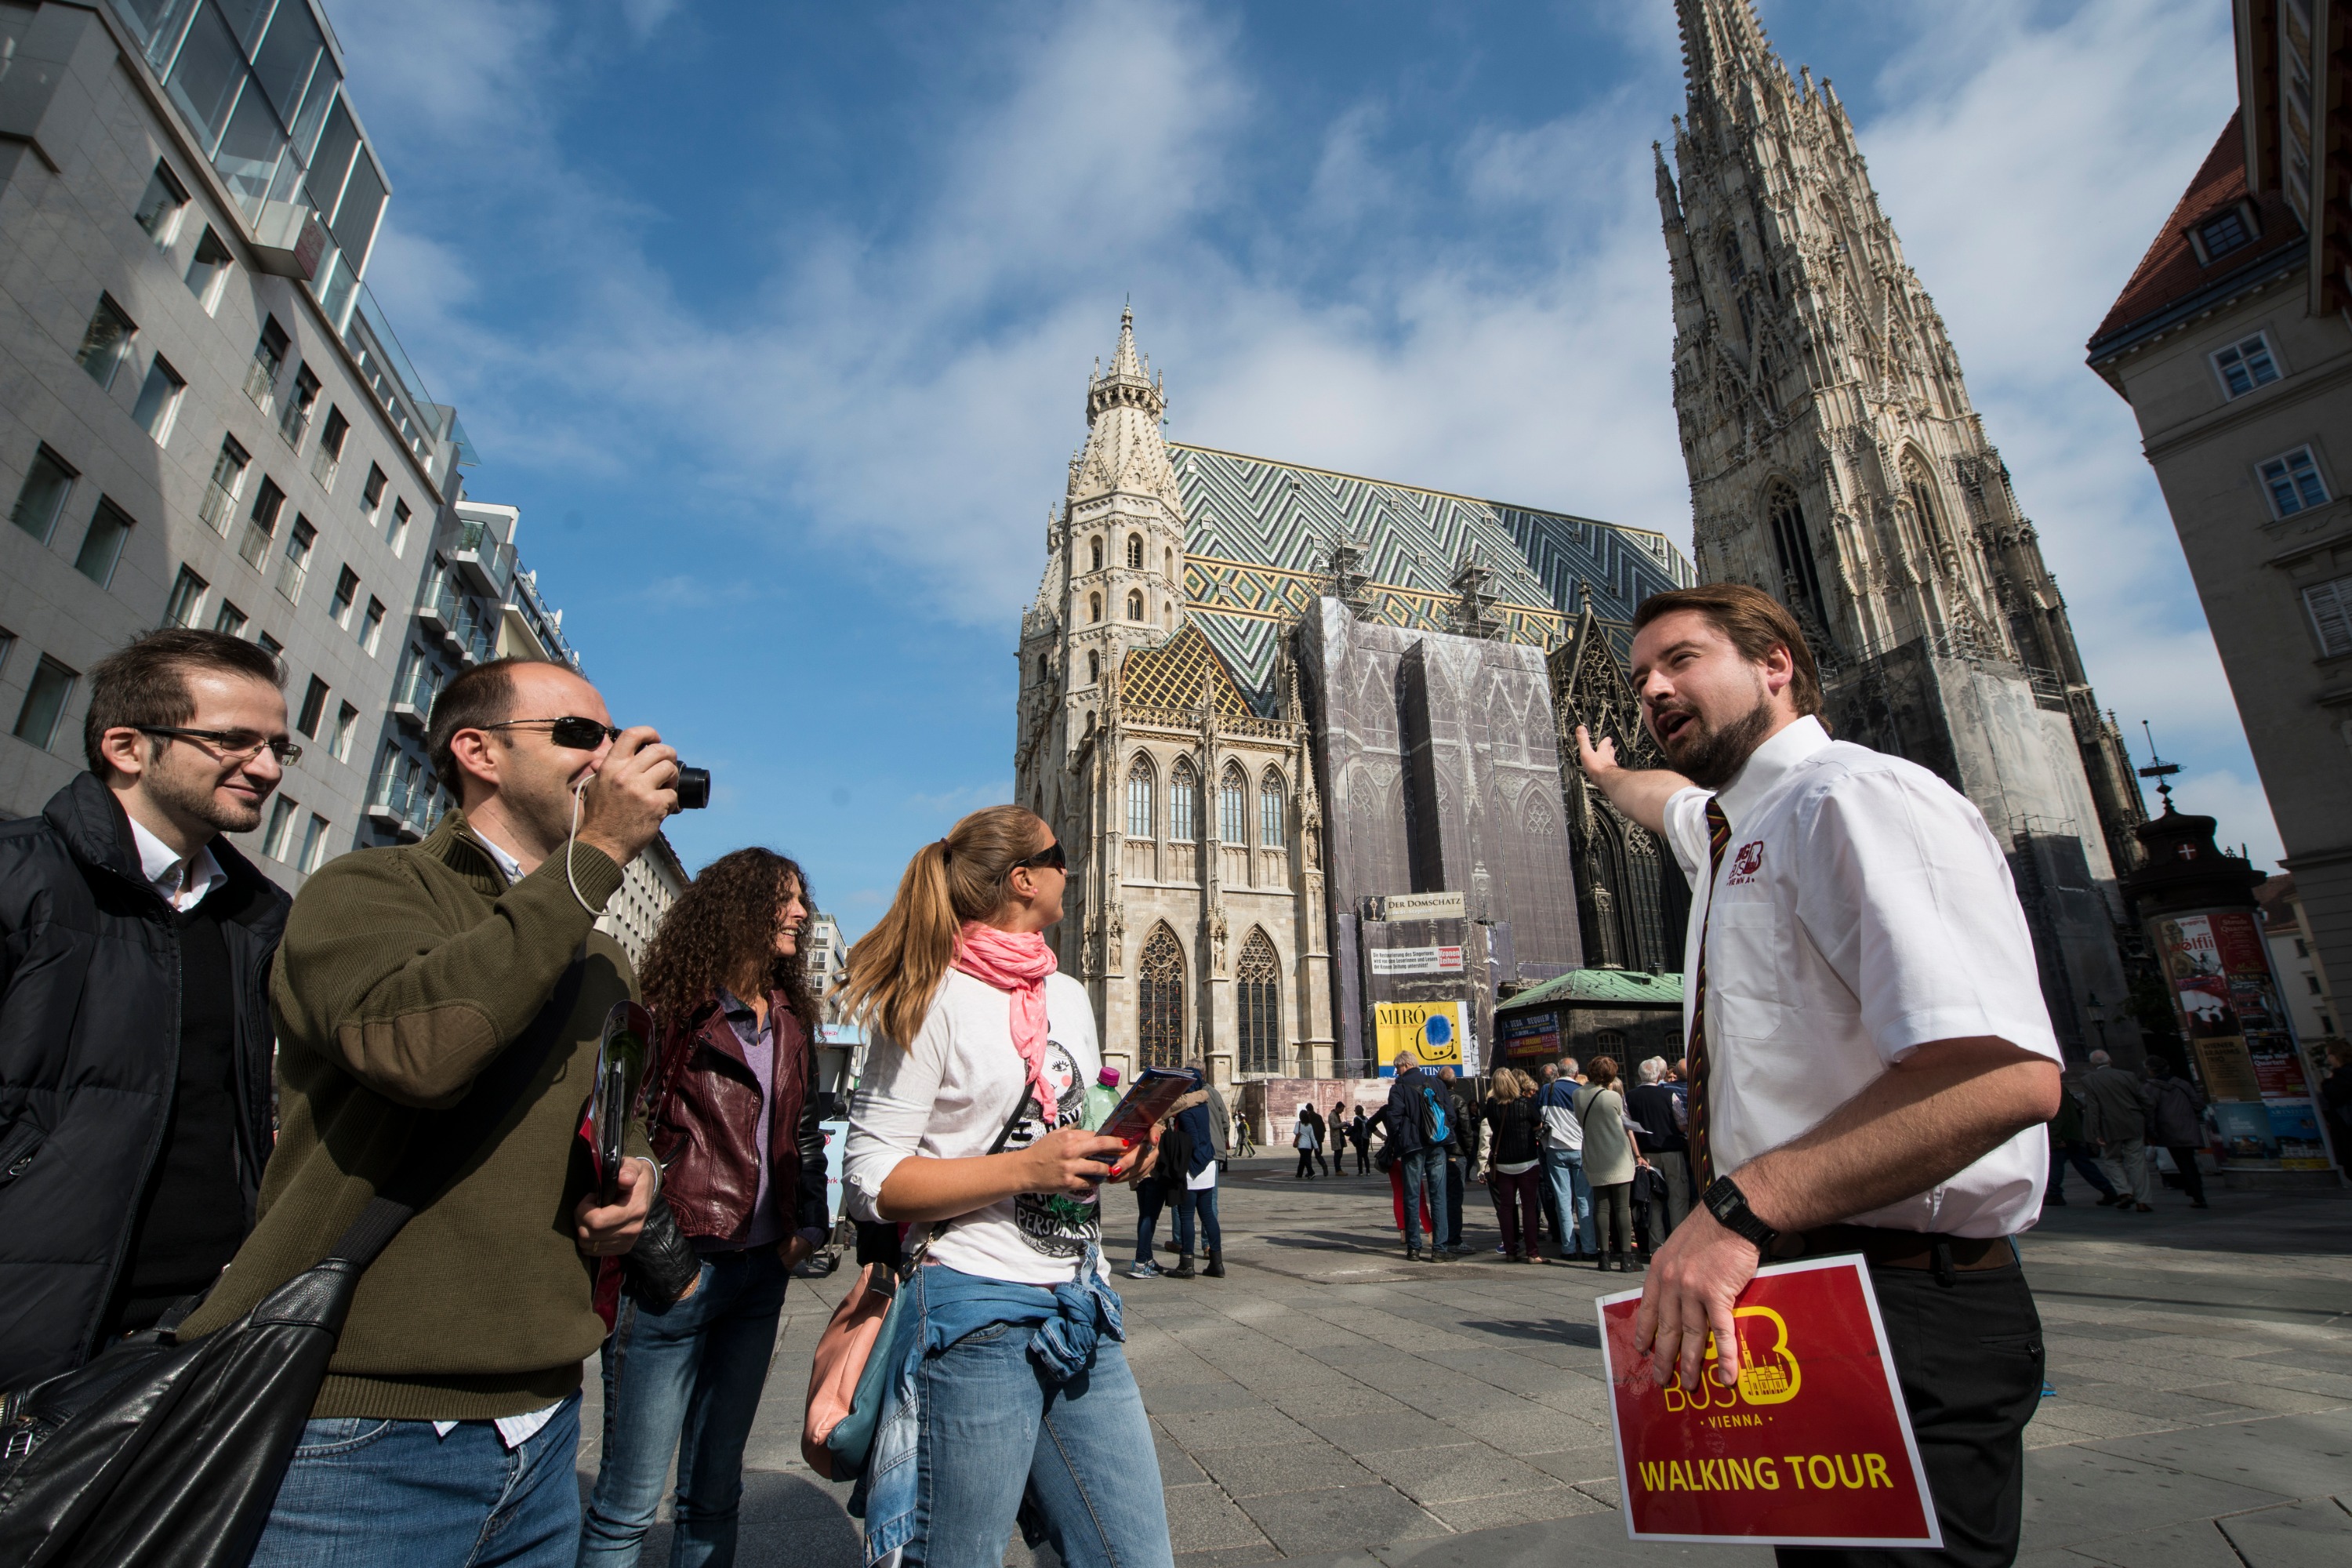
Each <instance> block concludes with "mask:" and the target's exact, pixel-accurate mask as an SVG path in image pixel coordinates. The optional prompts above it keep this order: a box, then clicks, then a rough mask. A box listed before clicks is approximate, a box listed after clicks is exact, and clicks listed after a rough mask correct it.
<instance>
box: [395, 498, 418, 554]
mask: <svg viewBox="0 0 2352 1568" xmlns="http://www.w3.org/2000/svg"><path fill="white" fill-rule="evenodd" d="M413 515H414V514H413V513H411V512H410V511H409V510H408V503H407V502H406V501H404V500H396V501H394V502H393V503H392V531H391V534H390V536H389V537H390V539H391V541H392V552H393V554H394V555H395V556H397V555H404V554H405V553H407V551H408V520H409V518H410V517H411V516H413Z"/></svg>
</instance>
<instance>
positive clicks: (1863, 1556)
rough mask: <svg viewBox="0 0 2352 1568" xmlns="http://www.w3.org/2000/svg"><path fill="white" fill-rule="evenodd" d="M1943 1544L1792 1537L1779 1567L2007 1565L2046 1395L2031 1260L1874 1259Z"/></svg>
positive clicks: (1874, 1281) (1873, 1276)
mask: <svg viewBox="0 0 2352 1568" xmlns="http://www.w3.org/2000/svg"><path fill="white" fill-rule="evenodd" d="M1870 1282H1871V1285H1872V1286H1873V1287H1874V1289H1876V1291H1877V1294H1878V1310H1879V1314H1880V1316H1881V1317H1883V1318H1884V1319H1885V1321H1886V1341H1887V1343H1888V1345H1889V1346H1890V1347H1891V1348H1892V1349H1893V1350H1894V1352H1895V1377H1896V1379H1897V1380H1898V1381H1899V1382H1900V1383H1901V1384H1902V1385H1903V1403H1904V1405H1906V1406H1907V1407H1908V1408H1909V1410H1910V1412H1911V1429H1912V1431H1913V1433H1914V1434H1916V1436H1917V1437H1918V1439H1919V1458H1920V1460H1921V1462H1922V1463H1923V1464H1925V1465H1926V1467H1927V1489H1928V1491H1929V1492H1930V1493H1931V1494H1932V1495H1933V1496H1934V1498H1935V1500H1936V1518H1937V1522H1938V1523H1940V1524H1941V1525H1942V1526H1943V1530H1944V1550H1943V1551H1941V1552H1925V1551H1916V1550H1896V1551H1888V1550H1882V1549H1867V1550H1853V1551H1845V1550H1840V1549H1838V1548H1835V1547H1818V1546H1783V1547H1781V1548H1780V1549H1779V1552H1778V1555H1779V1557H1780V1563H1781V1564H1782V1568H2008V1564H2009V1563H2011V1561H2013V1560H2014V1559H2015V1558H2016V1556H2017V1533H2018V1524H2019V1519H2020V1516H2021V1513H2022V1511H2023V1509H2024V1503H2025V1443H2024V1435H2025V1423H2026V1421H2027V1420H2028V1419H2029V1418H2031V1417H2032V1415H2033V1410H2034V1406H2035V1405H2038V1404H2039V1403H2040V1402H2041V1399H2042V1319H2041V1317H2040V1316H2039V1315H2038V1314H2036V1313H2035V1311H2034V1310H2033V1292H2032V1291H2031V1290H2029V1289H2026V1285H2025V1270H2024V1269H2023V1268H2020V1267H2019V1266H2018V1265H2016V1264H2014V1263H2012V1264H2011V1265H2010V1266H2009V1267H2007V1268H1988V1269H1984V1270H1982V1271H1981V1272H1975V1273H1965V1274H1955V1275H1953V1276H1952V1282H1951V1283H1950V1284H1948V1285H1940V1284H1937V1281H1936V1276H1935V1275H1934V1273H1932V1272H1931V1271H1929V1270H1927V1269H1925V1268H1873V1269H1872V1270H1871V1271H1870Z"/></svg>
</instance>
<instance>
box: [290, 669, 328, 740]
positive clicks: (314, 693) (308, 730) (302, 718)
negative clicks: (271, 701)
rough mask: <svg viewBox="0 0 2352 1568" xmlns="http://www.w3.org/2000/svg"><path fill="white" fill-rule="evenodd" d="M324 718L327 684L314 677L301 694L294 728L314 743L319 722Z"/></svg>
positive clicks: (317, 734) (317, 735) (317, 736)
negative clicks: (300, 702)
mask: <svg viewBox="0 0 2352 1568" xmlns="http://www.w3.org/2000/svg"><path fill="white" fill-rule="evenodd" d="M326 716H327V683H326V682H325V681H323V680H321V679H319V678H318V677H317V676H315V675H314V676H312V677H311V678H310V687H309V689H306V690H305V691H304V692H303V693H302V707H301V710H300V711H299V712H298V713H297V714H296V715H295V716H294V727H295V728H296V729H297V730H299V731H302V734H303V736H304V738H306V739H308V740H312V741H315V740H317V739H318V738H319V722H320V720H322V719H324V718H326Z"/></svg>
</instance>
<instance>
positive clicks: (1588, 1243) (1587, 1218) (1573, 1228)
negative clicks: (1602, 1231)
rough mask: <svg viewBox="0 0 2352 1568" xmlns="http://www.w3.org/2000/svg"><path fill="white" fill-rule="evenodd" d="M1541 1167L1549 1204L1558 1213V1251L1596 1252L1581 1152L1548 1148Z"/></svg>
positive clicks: (1544, 1153) (1590, 1191) (1590, 1193)
mask: <svg viewBox="0 0 2352 1568" xmlns="http://www.w3.org/2000/svg"><path fill="white" fill-rule="evenodd" d="M1543 1166H1544V1177H1545V1180H1546V1181H1547V1182H1549V1184H1550V1186H1551V1201H1552V1202H1553V1204H1555V1205H1558V1208H1559V1237H1560V1243H1559V1249H1560V1251H1561V1252H1562V1253H1569V1252H1592V1251H1595V1250H1597V1247H1598V1242H1599V1238H1598V1237H1595V1236H1594V1235H1593V1234H1592V1189H1591V1187H1590V1186H1588V1185H1586V1184H1585V1181H1584V1151H1582V1150H1581V1149H1551V1148H1547V1149H1545V1150H1544V1152H1543ZM1571 1236H1572V1237H1575V1242H1576V1245H1575V1246H1574V1247H1570V1245H1569V1238H1570V1237H1571Z"/></svg>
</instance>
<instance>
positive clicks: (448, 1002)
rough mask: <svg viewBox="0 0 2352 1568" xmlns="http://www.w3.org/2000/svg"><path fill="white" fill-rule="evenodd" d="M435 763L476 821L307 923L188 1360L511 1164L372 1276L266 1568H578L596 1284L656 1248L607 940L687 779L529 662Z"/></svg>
mask: <svg viewBox="0 0 2352 1568" xmlns="http://www.w3.org/2000/svg"><path fill="white" fill-rule="evenodd" d="M425 742H426V746H427V748H428V750H429V751H430V752H431V753H432V757H433V765H434V771H435V773H436V776H437V777H438V779H439V781H440V783H441V784H442V786H443V787H444V788H445V789H446V790H448V791H449V793H450V794H451V795H455V796H456V797H457V801H458V806H457V810H456V811H454V812H451V813H450V814H449V815H448V816H445V817H443V818H442V819H441V821H440V823H439V824H438V825H437V826H435V827H434V829H433V830H432V831H431V832H430V833H428V834H426V835H425V837H424V839H423V840H422V841H420V842H418V843H415V844H409V845H401V846H397V847H385V848H380V849H371V850H369V851H367V852H366V853H365V854H361V855H346V856H343V857H342V858H340V859H336V860H331V861H329V862H328V863H327V864H326V865H324V866H322V867H321V868H319V869H318V870H316V871H314V872H312V873H311V874H310V879H309V880H308V881H307V882H305V883H304V884H303V887H302V891H301V893H300V894H299V896H298V897H297V898H296V899H295V900H294V907H293V910H292V911H291V912H290V913H289V916H288V918H287V922H286V937H285V942H284V943H283V945H282V946H281V947H280V948H279V951H278V961H277V963H276V965H275V966H274V968H273V971H272V977H271V984H270V1003H271V1011H272V1014H273V1016H275V1018H276V1020H277V1032H278V1105H279V1110H280V1113H281V1114H280V1124H279V1131H278V1145H277V1147H276V1149H275V1150H274V1151H273V1152H271V1154H270V1156H269V1168H268V1173H267V1174H266V1176H265V1179H264V1182H263V1191H264V1192H265V1193H266V1194H268V1197H267V1201H266V1202H265V1203H264V1205H263V1207H262V1211H261V1215H260V1220H259V1223H258V1224H257V1226H255V1227H254V1231H253V1234H252V1235H251V1236H250V1237H247V1240H246V1242H245V1245H244V1246H243V1247H241V1248H239V1249H238V1252H237V1255H236V1261H235V1263H233V1264H232V1265H231V1266H230V1268H229V1269H228V1271H227V1272H226V1274H225V1275H223V1276H222V1278H221V1281H220V1283H219V1284H218V1285H217V1286H215V1288H214V1289H213V1291H212V1294H211V1295H210V1296H208V1297H207V1298H206V1299H205V1304H204V1306H203V1307H202V1308H200V1309H199V1310H197V1311H196V1312H195V1313H194V1316H192V1317H191V1318H190V1319H189V1320H188V1321H187V1322H186V1323H184V1324H183V1325H182V1327H181V1330H180V1332H181V1335H182V1337H183V1338H197V1337H201V1336H203V1335H205V1334H207V1333H210V1332H211V1331H214V1330H215V1329H219V1328H225V1327H226V1326H227V1325H229V1324H231V1323H233V1322H235V1321H237V1319H238V1318H240V1317H242V1316H243V1315H244V1314H245V1313H246V1312H247V1310H250V1309H251V1308H252V1307H253V1306H254V1305H255V1304H256V1303H257V1302H258V1301H259V1300H261V1299H262V1298H263V1297H265V1296H267V1295H268V1294H269V1293H270V1292H271V1291H273V1290H275V1289H278V1287H279V1286H280V1285H283V1284H284V1283H286V1281H288V1280H289V1279H292V1278H293V1277H294V1276H295V1275H296V1274H298V1273H299V1272H301V1271H302V1270H304V1269H307V1268H310V1266H311V1265H312V1264H314V1263H316V1262H317V1261H318V1260H319V1258H321V1257H322V1256H324V1255H325V1254H326V1251H327V1249H328V1248H329V1247H331V1245H332V1244H333V1243H334V1240H335V1238H336V1237H339V1236H341V1235H342V1234H343V1232H344V1230H345V1229H346V1228H347V1227H348V1226H350V1225H351V1224H352V1221H353V1220H355V1219H356V1218H358V1216H359V1214H360V1211H361V1210H362V1208H363V1207H365V1206H366V1205H367V1203H368V1200H369V1198H370V1196H371V1194H373V1193H375V1192H376V1191H378V1190H379V1189H381V1188H382V1187H383V1186H384V1185H385V1184H388V1183H390V1182H391V1181H392V1180H393V1177H394V1172H395V1170H396V1169H397V1168H398V1166H399V1165H400V1163H401V1160H402V1155H403V1153H404V1151H405V1150H406V1149H408V1148H409V1147H410V1146H411V1145H412V1144H415V1143H417V1142H422V1141H425V1140H429V1139H436V1138H444V1137H456V1136H458V1135H459V1132H460V1131H461V1130H464V1129H467V1128H488V1131H487V1132H484V1131H475V1132H470V1133H467V1134H465V1135H466V1136H468V1137H471V1138H477V1139H486V1140H487V1142H483V1143H481V1145H480V1147H479V1152H478V1153H477V1154H476V1155H474V1156H473V1157H472V1158H470V1159H468V1160H467V1162H466V1163H464V1164H463V1165H462V1166H461V1167H460V1168H459V1171H458V1173H457V1175H456V1176H454V1177H453V1178H451V1179H450V1181H449V1182H448V1184H446V1185H445V1186H444V1187H443V1188H442V1189H441V1190H440V1192H439V1193H437V1194H436V1195H435V1196H433V1197H432V1198H431V1199H430V1200H429V1201H428V1202H426V1203H425V1204H424V1205H422V1206H421V1207H419V1208H418V1210H417V1211H416V1214H415V1217H414V1218H413V1219H411V1220H410V1221H409V1222H408V1224H407V1226H405V1227H404V1229H403V1230H402V1231H401V1233H400V1236H399V1237H398V1239H396V1240H395V1241H394V1243H393V1245H392V1246H391V1247H388V1248H386V1249H385V1251H384V1252H383V1256H382V1257H380V1258H377V1259H376V1260H375V1262H374V1263H373V1265H371V1266H370V1267H369V1268H368V1271H367V1275H366V1278H365V1279H363V1280H362V1283H361V1287H360V1290H359V1294H358V1295H357V1297H356V1298H354V1300H352V1308H351V1315H350V1317H349V1318H348V1319H347V1320H346V1321H345V1322H344V1324H343V1326H342V1331H341V1337H340V1341H339V1343H338V1345H337V1347H336V1350H335V1353H334V1359H333V1360H332V1361H331V1363H329V1365H328V1369H327V1375H326V1379H325V1381H324V1383H323V1384H321V1385H320V1391H319V1394H318V1398H317V1400H316V1401H315V1402H314V1403H313V1405H311V1410H310V1424H309V1426H307V1427H306V1428H305V1429H304V1431H303V1434H302V1436H301V1438H300V1440H299V1444H298V1445H297V1447H295V1449H294V1453H293V1458H292V1460H291V1462H290V1463H289V1466H288V1468H287V1470H286V1475H285V1479H283V1481H282V1482H281V1483H280V1484H279V1486H278V1496H277V1501H276V1503H275V1505H274V1506H273V1507H272V1509H271V1511H270V1515H269V1521H268V1525H267V1526H266V1527H265V1528H264V1529H263V1531H262V1534H261V1539H260V1542H259V1543H258V1544H257V1547H256V1548H255V1552H254V1555H253V1559H252V1561H253V1562H254V1563H257V1564H258V1565H260V1568H295V1565H298V1564H300V1565H308V1564H315V1563H337V1564H354V1565H359V1568H369V1565H373V1564H377V1563H383V1564H393V1563H463V1562H466V1561H467V1560H468V1559H469V1558H471V1557H474V1556H475V1554H476V1553H478V1552H479V1551H480V1543H481V1542H482V1541H483V1540H484V1539H486V1538H489V1537H495V1538H496V1539H497V1541H498V1542H499V1553H500V1555H499V1561H501V1562H502V1563H516V1564H531V1565H534V1568H536V1565H540V1564H549V1565H552V1564H557V1563H571V1562H572V1559H573V1557H574V1555H575V1553H576V1552H578V1550H579V1542H580V1491H579V1483H578V1479H577V1477H576V1476H575V1475H574V1473H573V1461H574V1458H575V1457H576V1455H577V1452H578V1448H579V1437H580V1365H581V1363H582V1362H583V1360H584V1359H585V1358H586V1357H588V1356H589V1355H591V1354H593V1352H595V1350H596V1349H597V1347H598V1346H599V1345H600V1344H602V1343H603V1342H604V1337H605V1324H604V1319H603V1318H602V1317H600V1316H599V1315H598V1313H597V1310H596V1306H595V1302H594V1300H593V1295H592V1290H591V1278H592V1272H591V1268H583V1266H582V1258H583V1255H585V1257H586V1258H589V1259H592V1260H594V1259H601V1258H616V1257H619V1256H621V1255H622V1254H624V1253H625V1252H627V1251H628V1250H629V1249H630V1248H631V1247H635V1245H636V1237H637V1233H638V1231H639V1229H640V1228H641V1227H642V1226H643V1225H644V1223H645V1217H646V1212H647V1209H648V1207H649V1205H650V1203H651V1201H652V1198H653V1196H654V1194H655V1193H656V1190H657V1187H658V1183H659V1174H660V1173H659V1168H658V1167H657V1166H656V1164H655V1163H654V1160H653V1156H652V1152H651V1150H650V1149H649V1148H648V1146H647V1145H646V1140H645V1137H644V1135H643V1132H642V1131H641V1130H638V1129H636V1128H634V1127H633V1128H632V1129H631V1130H630V1131H629V1133H628V1136H627V1141H626V1145H625V1157H624V1159H623V1162H622V1164H621V1168H620V1170H619V1171H618V1173H616V1181H617V1184H618V1187H619V1192H620V1201H619V1202H618V1203H615V1204H610V1205H607V1204H604V1202H602V1199H601V1194H600V1193H599V1192H598V1190H597V1183H596V1180H595V1177H594V1175H593V1173H592V1170H591V1166H590V1163H589V1162H588V1161H587V1160H586V1159H584V1158H583V1157H582V1155H583V1151H582V1149H581V1146H580V1138H579V1130H580V1122H581V1113H582V1110H583V1108H584V1101H585V1100H586V1096H587V1089H586V1084H587V1081H588V1079H589V1078H590V1076H591V1075H592V1072H593V1068H594V1065H595V1062H596V1058H597V1049H598V1044H599V1040H600V1038H601V1037H602V1035H603V1031H604V1019H605V1016H606V1015H607V1014H608V1013H610V1012H611V1010H612V1008H613V1006H614V1004H616V1003H621V1002H625V1001H628V1000H630V999H631V998H632V996H633V994H634V992H635V981H634V979H633V977H632V975H631V973H630V970H629V962H628V956H627V954H626V953H625V952H623V951H622V948H621V946H620V944H619V943H618V942H615V941H614V940H613V939H612V938H611V937H609V936H606V935H604V933H603V932H601V931H597V930H596V929H595V921H596V919H597V916H598V914H599V913H600V912H601V911H602V910H603V909H604V903H605V900H608V899H610V898H611V897H612V896H613V895H614V893H615V892H616V891H618V890H619V889H620V886H621V877H622V871H623V868H625V866H627V864H628V863H629V862H630V861H631V860H633V859H635V858H636V856H637V854H638V853H639V852H640V851H641V850H643V849H644V848H645V847H646V845H647V844H649V843H651V842H652V841H653V838H654V836H655V835H656V833H658V832H659V831H660V830H661V825H662V821H663V819H664V818H665V817H667V816H668V815H669V814H670V813H671V812H672V811H674V810H675V809H677V792H676V789H675V787H674V786H675V784H676V783H677V753H676V752H673V751H671V750H670V749H669V748H668V747H667V746H665V745H663V744H662V743H661V741H660V737H659V736H657V735H656V733H655V732H654V731H652V730H649V729H645V728H642V727H640V728H634V729H629V730H616V729H614V727H613V725H612V721H611V719H610V716H609V715H608V714H607V712H606V710H605V707H604V698H603V697H602V696H600V695H599V694H598V692H597V690H596V689H595V688H594V687H593V686H591V685H590V684H589V683H588V682H587V681H585V680H583V679H581V678H580V676H579V675H577V674H576V673H574V672H573V671H572V669H571V668H568V667H567V666H564V665H560V664H553V663H548V662H544V661H540V660H533V659H494V660H492V661H490V662H489V663H488V664H481V665H477V666H476V667H475V668H472V669H469V670H467V671H465V672H464V673H462V674H460V675H459V676H457V678H456V679H453V680H452V681H450V682H449V684H448V685H447V686H446V687H444V688H443V689H442V690H441V694H440V696H439V697H438V698H436V700H435V701H434V704H433V711H432V715H431V719H430V721H429V722H428V723H427V725H426V730H425ZM575 823H576V824H577V829H576V831H575V830H574V826H573V825H574V824H575ZM445 1130H446V1131H445ZM592 1268H593V1264H592Z"/></svg>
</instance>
